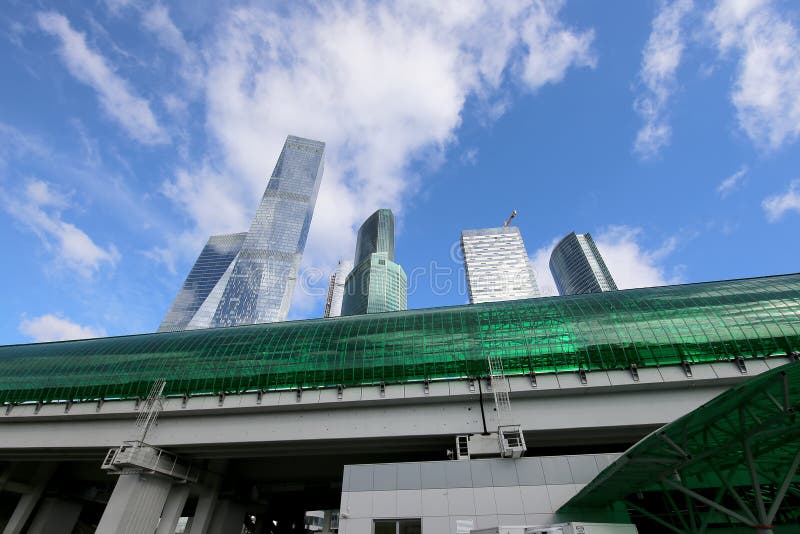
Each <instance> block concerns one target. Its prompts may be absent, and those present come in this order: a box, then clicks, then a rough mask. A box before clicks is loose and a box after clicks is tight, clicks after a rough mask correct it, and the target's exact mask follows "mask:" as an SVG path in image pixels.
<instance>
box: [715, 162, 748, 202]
mask: <svg viewBox="0 0 800 534" xmlns="http://www.w3.org/2000/svg"><path fill="white" fill-rule="evenodd" d="M746 175H747V166H746V165H745V166H744V167H742V168H741V169H739V170H738V171H736V172H735V173H733V174H731V175H730V176H728V177H727V178H725V179H724V180H722V181H721V182H720V184H719V185H718V186H717V193H719V194H720V196H721V197H723V198H725V197H726V196H728V195H729V194H731V193H732V192H734V191H736V190H737V189H739V188H740V187H741V186H742V184H743V183H744V177H745V176H746Z"/></svg>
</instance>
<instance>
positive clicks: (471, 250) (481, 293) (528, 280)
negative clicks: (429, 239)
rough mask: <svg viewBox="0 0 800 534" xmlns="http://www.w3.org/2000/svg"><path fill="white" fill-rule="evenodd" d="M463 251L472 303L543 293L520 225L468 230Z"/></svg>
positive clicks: (524, 297)
mask: <svg viewBox="0 0 800 534" xmlns="http://www.w3.org/2000/svg"><path fill="white" fill-rule="evenodd" d="M461 250H462V253H463V254H464V269H465V271H466V277H467V288H468V289H469V301H470V304H478V303H481V302H498V301H502V300H516V299H527V298H534V297H538V296H539V286H538V285H537V284H536V276H535V275H534V273H533V269H532V268H531V265H530V261H529V259H528V253H527V251H526V250H525V243H524V242H523V241H522V235H521V234H520V232H519V228H517V227H514V226H506V227H501V228H484V229H481V230H464V231H463V232H461Z"/></svg>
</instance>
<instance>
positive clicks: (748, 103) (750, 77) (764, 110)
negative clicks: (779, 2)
mask: <svg viewBox="0 0 800 534" xmlns="http://www.w3.org/2000/svg"><path fill="white" fill-rule="evenodd" d="M708 20H709V22H710V25H711V27H712V29H713V32H714V37H715V43H716V45H717V47H718V48H719V50H720V52H722V53H729V52H731V51H735V52H736V53H738V54H739V64H738V72H737V76H736V82H735V83H734V87H733V92H732V94H731V99H732V101H733V105H734V106H735V107H736V112H737V115H738V119H739V126H740V127H741V128H742V129H743V130H744V132H745V133H746V134H747V136H748V137H750V139H751V140H752V141H753V142H754V143H756V144H757V145H759V146H761V147H765V148H769V149H777V148H779V147H781V146H782V145H783V144H784V143H789V142H792V141H794V140H795V139H796V138H797V136H798V135H800V36H798V31H797V28H796V27H795V26H794V25H793V24H792V22H791V21H792V18H791V17H787V16H786V15H785V14H783V13H779V12H778V10H777V9H776V8H775V6H774V4H773V2H771V1H770V0H720V1H719V2H718V3H717V5H716V7H715V8H714V10H713V11H711V12H710V14H709V16H708Z"/></svg>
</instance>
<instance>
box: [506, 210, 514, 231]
mask: <svg viewBox="0 0 800 534" xmlns="http://www.w3.org/2000/svg"><path fill="white" fill-rule="evenodd" d="M516 216H517V210H514V211H512V212H511V215H510V216H509V217H508V219H506V222H504V223H503V228H508V226H509V225H510V224H511V221H512V220H514V217H516Z"/></svg>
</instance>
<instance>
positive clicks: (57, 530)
mask: <svg viewBox="0 0 800 534" xmlns="http://www.w3.org/2000/svg"><path fill="white" fill-rule="evenodd" d="M82 509H83V503H81V502H80V501H68V500H66V499H57V498H47V499H44V500H43V501H42V504H41V505H40V506H39V511H38V512H36V517H35V518H34V519H33V523H32V524H31V528H30V529H29V530H28V534H72V529H73V528H75V524H76V523H77V522H78V517H79V516H80V515H81V510H82Z"/></svg>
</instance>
